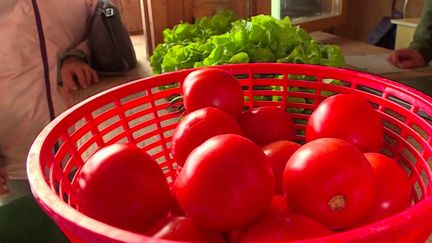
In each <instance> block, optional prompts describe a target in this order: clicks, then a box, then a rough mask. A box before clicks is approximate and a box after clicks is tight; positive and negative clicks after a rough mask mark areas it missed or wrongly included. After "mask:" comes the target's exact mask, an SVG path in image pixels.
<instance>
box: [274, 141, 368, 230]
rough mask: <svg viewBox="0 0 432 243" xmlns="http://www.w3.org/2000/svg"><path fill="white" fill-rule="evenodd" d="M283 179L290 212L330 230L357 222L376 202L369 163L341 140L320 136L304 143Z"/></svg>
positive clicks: (287, 165) (289, 163)
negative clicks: (314, 221)
mask: <svg viewBox="0 0 432 243" xmlns="http://www.w3.org/2000/svg"><path fill="white" fill-rule="evenodd" d="M283 179H284V192H285V196H286V198H287V202H288V206H289V208H290V209H291V210H292V212H294V213H298V214H303V215H306V216H309V217H311V218H314V219H316V220H318V221H320V222H321V223H323V224H325V225H327V226H328V227H330V228H332V229H344V228H347V227H349V226H352V225H354V224H356V223H357V222H358V221H359V220H360V219H361V218H362V217H364V216H365V215H366V214H367V213H368V211H369V209H370V208H371V207H372V205H373V203H374V202H375V184H376V183H375V177H374V173H373V170H372V167H371V165H370V164H369V162H368V161H367V159H366V158H365V157H364V155H363V154H362V153H361V152H360V150H358V149H357V148H356V147H355V146H354V145H352V144H350V143H348V142H346V141H344V140H341V139H337V138H320V139H316V140H314V141H311V142H309V143H306V144H305V145H303V146H302V147H301V148H299V149H298V150H297V151H296V152H294V154H293V155H292V156H291V158H290V159H289V160H288V163H287V164H286V167H285V171H284V178H283Z"/></svg>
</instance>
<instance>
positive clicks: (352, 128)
mask: <svg viewBox="0 0 432 243" xmlns="http://www.w3.org/2000/svg"><path fill="white" fill-rule="evenodd" d="M324 137H332V138H339V139H343V140H345V141H348V142H350V143H352V144H354V145H356V146H357V147H358V148H359V149H360V150H361V151H362V152H378V151H379V150H380V148H381V145H382V143H383V141H384V127H383V124H382V119H381V116H380V115H379V113H378V112H377V111H376V110H375V109H374V108H373V107H372V105H370V104H369V103H368V102H367V101H366V100H363V99H361V98H359V97H356V96H354V95H350V94H337V95H334V96H330V97H328V98H326V99H325V100H324V101H322V102H321V103H320V104H319V106H318V107H317V108H316V109H315V110H314V111H313V112H312V114H311V115H310V117H309V119H308V123H307V125H306V141H307V142H309V141H312V140H314V139H317V138H324Z"/></svg>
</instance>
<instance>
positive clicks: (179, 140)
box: [171, 107, 242, 166]
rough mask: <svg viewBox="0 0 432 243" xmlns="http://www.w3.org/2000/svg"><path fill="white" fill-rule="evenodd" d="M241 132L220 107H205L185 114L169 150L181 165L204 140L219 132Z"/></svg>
mask: <svg viewBox="0 0 432 243" xmlns="http://www.w3.org/2000/svg"><path fill="white" fill-rule="evenodd" d="M227 133H232V134H241V133H242V131H241V128H240V126H239V125H238V123H237V121H236V120H235V119H234V118H232V117H231V116H230V115H228V114H227V113H226V112H224V111H222V110H221V109H218V108H214V107H205V108H201V109H199V110H195V111H193V112H191V113H189V114H187V115H186V116H185V117H184V118H183V119H182V120H181V121H180V123H179V124H178V125H177V127H176V128H175V130H174V133H173V136H172V139H171V152H172V154H173V157H174V159H175V161H176V162H177V164H178V165H180V166H182V165H183V164H184V163H185V161H186V159H187V157H188V156H189V154H190V152H192V150H193V149H194V148H196V147H197V146H198V145H200V144H202V143H203V142H204V141H205V140H207V139H209V138H211V137H213V136H216V135H220V134H227Z"/></svg>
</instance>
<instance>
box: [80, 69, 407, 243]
mask: <svg viewBox="0 0 432 243" xmlns="http://www.w3.org/2000/svg"><path fill="white" fill-rule="evenodd" d="M182 89H183V102H184V107H185V111H186V114H185V116H184V117H183V118H182V119H181V121H180V122H179V124H178V126H177V127H176V129H175V131H174V133H173V136H172V141H171V152H172V155H173V158H174V159H175V161H176V164H177V172H178V174H177V178H176V180H175V181H174V182H173V183H172V184H171V186H169V184H168V183H167V181H166V179H165V176H164V173H163V172H162V170H161V168H160V166H159V165H158V163H157V162H156V161H154V160H153V159H152V158H151V157H150V156H149V155H148V154H147V153H146V152H144V151H142V150H141V149H139V148H138V147H136V146H135V145H134V144H114V145H110V146H107V147H104V148H102V149H100V150H98V151H97V152H96V153H94V154H93V155H92V156H91V157H90V158H89V159H88V160H87V161H86V163H85V164H84V165H83V167H82V168H81V169H80V170H79V171H78V173H77V175H76V178H75V179H74V181H73V183H72V187H73V191H74V199H73V201H74V203H75V204H76V208H77V210H79V211H80V212H83V213H84V214H86V215H88V216H90V217H92V218H94V219H97V220H100V221H102V222H105V223H108V224H111V225H113V226H116V227H119V228H122V229H126V230H129V231H133V232H137V233H141V234H144V235H148V236H149V237H154V238H161V239H168V240H176V241H189V242H271V241H293V240H301V239H309V238H314V237H321V236H326V235H331V234H335V233H337V232H340V231H345V230H349V229H353V228H355V227H359V226H363V225H365V224H369V223H371V222H374V221H377V220H380V219H383V218H385V217H388V216H390V215H393V214H396V213H398V212H401V211H402V210H404V209H406V208H408V207H410V205H411V194H412V192H411V190H412V189H411V185H410V181H409V178H408V176H407V174H406V173H405V172H404V170H403V169H402V167H401V166H400V165H399V164H398V162H397V161H395V160H394V159H393V158H391V157H388V156H386V155H384V154H382V153H380V149H381V147H382V143H383V140H384V128H383V125H382V120H381V116H380V114H379V113H378V112H377V111H376V110H375V109H374V108H373V107H372V106H371V105H370V104H369V103H368V102H367V101H365V100H363V99H361V98H359V97H357V96H354V95H350V94H336V95H333V96H330V97H328V98H326V99H325V100H324V101H323V102H321V103H320V104H319V106H318V107H317V108H316V109H315V110H314V111H313V113H312V114H311V115H310V117H309V119H308V121H307V124H306V130H305V143H304V144H299V143H296V142H294V141H295V137H296V128H295V126H294V123H293V119H292V117H291V115H290V113H288V112H286V111H285V110H283V109H282V108H280V107H276V106H262V107H256V108H251V109H248V110H244V95H243V91H242V87H241V85H240V84H239V82H238V80H237V79H235V77H234V76H233V75H231V74H230V73H229V72H227V71H224V70H221V69H217V68H202V69H198V70H195V71H193V72H191V73H190V74H189V75H188V76H187V77H186V78H185V80H184V82H183V84H182Z"/></svg>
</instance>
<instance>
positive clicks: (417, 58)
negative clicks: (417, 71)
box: [388, 0, 432, 68]
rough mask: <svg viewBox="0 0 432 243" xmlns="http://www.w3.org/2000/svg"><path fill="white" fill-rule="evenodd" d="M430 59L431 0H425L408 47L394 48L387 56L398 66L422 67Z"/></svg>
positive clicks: (431, 41)
mask: <svg viewBox="0 0 432 243" xmlns="http://www.w3.org/2000/svg"><path fill="white" fill-rule="evenodd" d="M431 59H432V0H425V2H424V5H423V11H422V14H421V17H420V22H419V23H418V25H417V28H416V31H415V33H414V38H413V40H412V41H411V43H410V45H409V47H407V48H400V49H397V50H394V51H393V52H392V53H390V55H389V56H388V60H389V62H390V63H392V64H393V65H395V66H397V67H400V68H415V67H422V66H425V65H427V64H428V63H429V61H430V60H431Z"/></svg>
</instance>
